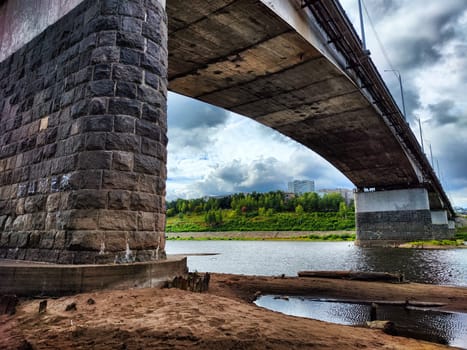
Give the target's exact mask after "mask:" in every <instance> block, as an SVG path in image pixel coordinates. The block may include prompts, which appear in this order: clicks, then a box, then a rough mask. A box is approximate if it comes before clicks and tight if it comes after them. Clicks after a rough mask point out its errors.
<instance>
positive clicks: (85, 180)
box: [70, 170, 103, 189]
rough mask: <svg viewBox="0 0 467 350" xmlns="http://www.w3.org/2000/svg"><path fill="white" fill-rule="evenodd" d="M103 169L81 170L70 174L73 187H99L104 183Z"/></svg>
mask: <svg viewBox="0 0 467 350" xmlns="http://www.w3.org/2000/svg"><path fill="white" fill-rule="evenodd" d="M102 173H103V171H102V170H80V171H75V172H73V173H72V174H71V175H70V183H71V184H72V188H73V189H99V188H100V187H101V183H102Z"/></svg>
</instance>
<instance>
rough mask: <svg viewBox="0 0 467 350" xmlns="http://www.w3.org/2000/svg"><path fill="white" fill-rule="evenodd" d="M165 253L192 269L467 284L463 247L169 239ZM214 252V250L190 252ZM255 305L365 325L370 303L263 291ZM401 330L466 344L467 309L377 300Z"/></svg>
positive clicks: (383, 313) (384, 316)
mask: <svg viewBox="0 0 467 350" xmlns="http://www.w3.org/2000/svg"><path fill="white" fill-rule="evenodd" d="M166 250H167V253H168V254H187V255H188V267H189V269H190V271H199V272H219V273H234V274H245V275H281V274H285V275H287V276H296V275H297V272H298V271H301V270H358V271H385V272H394V273H395V272H400V273H403V274H404V276H405V278H406V280H409V281H415V282H423V283H431V284H442V285H456V286H465V287H467V249H451V250H421V249H401V248H400V249H397V248H361V247H357V246H355V245H354V244H353V242H297V241H287V242H284V241H168V242H167V248H166ZM190 254H216V255H190ZM255 303H256V304H257V305H258V306H262V307H265V308H268V309H272V310H275V311H279V312H282V313H286V314H289V315H295V316H301V317H309V318H314V319H318V320H322V321H328V322H334V323H339V324H348V325H360V326H361V325H364V324H365V321H367V320H369V315H370V309H369V308H370V306H368V305H359V304H346V303H333V302H325V301H323V300H311V299H309V298H307V297H306V296H303V297H290V298H282V297H280V296H274V295H263V296H261V297H260V298H259V299H258V300H256V302H255ZM378 319H389V320H392V321H394V322H395V323H396V324H397V326H398V332H399V334H400V335H406V336H410V337H415V338H420V339H425V340H430V341H435V342H441V343H444V344H449V345H451V346H457V347H460V348H463V349H467V314H464V313H445V312H444V313H443V312H439V311H436V310H421V309H420V310H418V309H413V310H407V309H404V308H401V307H391V306H379V307H378Z"/></svg>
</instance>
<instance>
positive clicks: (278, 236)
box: [166, 230, 467, 250]
mask: <svg viewBox="0 0 467 350" xmlns="http://www.w3.org/2000/svg"><path fill="white" fill-rule="evenodd" d="M355 238H356V236H355V231H352V230H341V231H218V232H217V231H203V232H166V239H167V240H169V241H295V242H355ZM461 241H462V240H461V239H454V240H452V241H450V242H451V243H450V244H446V243H441V244H435V243H433V241H432V240H427V241H426V242H424V241H417V242H406V243H400V244H398V245H395V246H394V245H390V246H387V247H388V248H401V249H426V250H436V249H439V250H448V249H466V248H467V245H466V244H461V243H460V242H461ZM454 242H457V244H454Z"/></svg>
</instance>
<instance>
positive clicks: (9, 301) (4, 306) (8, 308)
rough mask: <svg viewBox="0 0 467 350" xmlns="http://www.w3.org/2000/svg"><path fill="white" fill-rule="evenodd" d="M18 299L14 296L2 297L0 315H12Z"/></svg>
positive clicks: (0, 298)
mask: <svg viewBox="0 0 467 350" xmlns="http://www.w3.org/2000/svg"><path fill="white" fill-rule="evenodd" d="M18 303H19V299H18V297H17V296H16V295H2V296H1V297H0V315H10V316H11V315H14V314H15V313H16V306H17V305H18Z"/></svg>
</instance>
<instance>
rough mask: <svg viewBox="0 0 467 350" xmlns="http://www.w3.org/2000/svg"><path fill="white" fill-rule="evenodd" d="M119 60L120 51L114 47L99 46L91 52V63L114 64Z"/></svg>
mask: <svg viewBox="0 0 467 350" xmlns="http://www.w3.org/2000/svg"><path fill="white" fill-rule="evenodd" d="M119 60H120V49H119V48H118V47H116V46H100V47H97V48H95V49H94V50H93V51H92V55H91V63H93V64H101V63H114V62H118V61H119Z"/></svg>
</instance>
